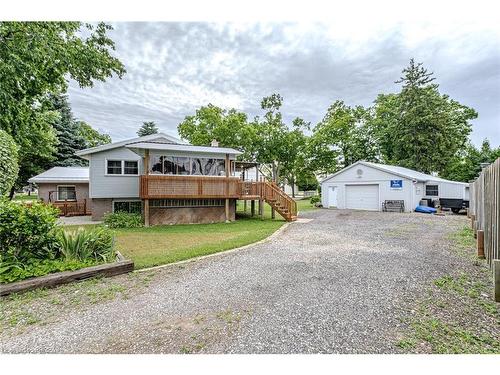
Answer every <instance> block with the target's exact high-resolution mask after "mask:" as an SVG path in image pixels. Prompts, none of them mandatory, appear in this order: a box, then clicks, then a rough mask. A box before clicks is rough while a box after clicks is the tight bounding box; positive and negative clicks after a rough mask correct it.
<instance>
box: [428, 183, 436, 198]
mask: <svg viewBox="0 0 500 375" xmlns="http://www.w3.org/2000/svg"><path fill="white" fill-rule="evenodd" d="M425 195H426V196H428V197H437V196H438V195H439V189H438V185H425Z"/></svg>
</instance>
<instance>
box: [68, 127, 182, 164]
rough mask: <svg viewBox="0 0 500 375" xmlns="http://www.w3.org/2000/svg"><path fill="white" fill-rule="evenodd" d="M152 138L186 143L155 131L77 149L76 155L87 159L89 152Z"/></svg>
mask: <svg viewBox="0 0 500 375" xmlns="http://www.w3.org/2000/svg"><path fill="white" fill-rule="evenodd" d="M153 140H161V141H162V142H163V143H172V144H186V142H184V141H182V140H180V139H178V138H175V137H173V136H171V135H168V134H165V133H156V134H151V135H146V136H144V137H137V138H132V139H126V140H124V141H119V142H113V143H108V144H105V145H102V146H96V147H91V148H86V149H85V150H80V151H77V152H76V155H78V156H81V157H83V158H84V159H87V158H86V157H85V156H87V155H90V154H94V153H96V152H102V151H107V150H112V149H114V148H118V147H123V146H125V145H127V144H129V143H136V142H147V141H153Z"/></svg>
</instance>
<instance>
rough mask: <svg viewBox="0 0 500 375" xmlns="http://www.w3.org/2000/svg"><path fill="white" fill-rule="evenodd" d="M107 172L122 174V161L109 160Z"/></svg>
mask: <svg viewBox="0 0 500 375" xmlns="http://www.w3.org/2000/svg"><path fill="white" fill-rule="evenodd" d="M107 173H108V174H122V161H121V160H108V164H107Z"/></svg>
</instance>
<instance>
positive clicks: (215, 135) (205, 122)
mask: <svg viewBox="0 0 500 375" xmlns="http://www.w3.org/2000/svg"><path fill="white" fill-rule="evenodd" d="M247 126H248V123H247V116H246V114H244V113H242V112H239V111H237V110H236V109H230V110H225V109H222V108H219V107H217V106H215V105H213V104H208V105H207V106H203V107H201V108H200V109H198V110H196V112H195V114H194V115H192V116H186V117H185V118H184V121H182V122H181V123H180V124H179V126H178V127H177V131H178V132H179V135H180V136H181V137H182V138H183V139H186V140H188V141H189V142H190V143H191V144H194V145H199V146H201V145H209V144H210V142H212V141H213V140H214V139H215V140H217V141H218V142H219V144H220V145H221V146H226V147H235V148H243V147H244V144H245V142H246V140H245V138H244V134H245V128H246V127H247Z"/></svg>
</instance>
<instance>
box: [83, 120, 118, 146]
mask: <svg viewBox="0 0 500 375" xmlns="http://www.w3.org/2000/svg"><path fill="white" fill-rule="evenodd" d="M78 131H79V133H80V136H81V137H82V138H83V140H84V147H83V148H90V147H97V146H101V145H105V144H108V143H111V137H110V136H109V134H101V133H99V132H98V131H97V130H95V129H94V128H92V126H90V125H89V124H87V123H86V122H84V121H78Z"/></svg>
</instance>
